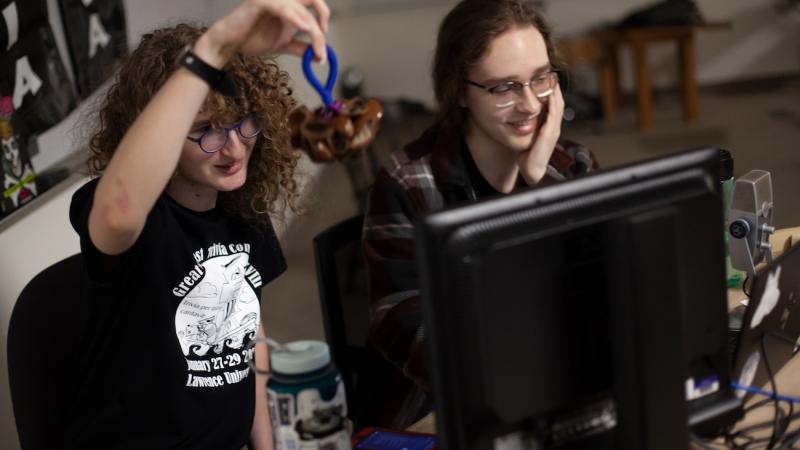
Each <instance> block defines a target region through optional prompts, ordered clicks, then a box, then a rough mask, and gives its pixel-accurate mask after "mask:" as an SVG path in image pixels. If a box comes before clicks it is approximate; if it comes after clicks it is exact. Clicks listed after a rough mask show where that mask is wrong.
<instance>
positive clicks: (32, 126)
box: [0, 0, 76, 134]
mask: <svg viewBox="0 0 800 450" xmlns="http://www.w3.org/2000/svg"><path fill="white" fill-rule="evenodd" d="M0 13H2V20H1V21H0V22H2V27H3V30H2V38H0V39H2V40H0V44H5V45H4V46H2V47H0V97H2V98H5V97H10V98H11V102H12V106H13V109H14V122H15V124H19V125H20V126H21V127H23V128H25V129H26V130H27V131H28V132H29V133H32V134H38V133H41V132H43V131H45V130H47V129H48V128H50V127H52V126H53V125H55V124H57V123H58V122H60V121H61V120H62V119H63V118H64V117H66V116H67V115H68V114H69V113H70V111H72V109H73V108H75V106H76V98H75V93H74V91H73V88H72V84H71V83H70V80H69V77H68V76H67V71H66V69H65V68H64V65H63V63H62V60H61V55H60V54H59V52H58V48H57V47H56V43H55V39H54V37H53V32H52V30H51V29H50V25H49V23H48V21H47V5H46V2H45V1H37V0H25V1H19V0H16V1H8V0H0Z"/></svg>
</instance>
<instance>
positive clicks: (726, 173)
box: [719, 149, 733, 181]
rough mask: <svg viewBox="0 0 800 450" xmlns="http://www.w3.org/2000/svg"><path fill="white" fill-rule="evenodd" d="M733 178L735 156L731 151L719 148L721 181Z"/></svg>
mask: <svg viewBox="0 0 800 450" xmlns="http://www.w3.org/2000/svg"><path fill="white" fill-rule="evenodd" d="M731 178H733V156H732V155H731V152H729V151H727V150H723V149H719V181H725V180H729V179H731Z"/></svg>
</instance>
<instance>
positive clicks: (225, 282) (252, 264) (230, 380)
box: [61, 180, 286, 450]
mask: <svg viewBox="0 0 800 450" xmlns="http://www.w3.org/2000/svg"><path fill="white" fill-rule="evenodd" d="M96 186H97V180H93V181H90V182H89V183H87V184H86V185H85V186H83V187H82V188H81V189H79V190H78V191H77V192H76V193H75V194H74V196H73V198H72V205H71V208H70V221H71V222H72V225H73V227H74V228H75V230H76V231H77V232H78V234H79V235H80V241H81V249H82V251H83V253H84V255H85V256H86V261H87V269H88V271H89V275H90V278H91V279H92V285H91V287H90V291H91V293H90V295H89V296H88V298H86V299H85V302H86V303H85V304H83V305H79V306H78V307H79V309H80V310H81V311H82V312H81V314H80V317H81V319H80V320H81V323H80V324H76V326H80V327H81V339H80V343H79V345H78V346H77V348H64V349H62V350H61V351H74V352H78V353H79V358H78V359H79V361H80V367H79V371H80V372H81V375H82V376H81V377H80V379H81V380H83V381H82V383H81V385H80V386H77V393H76V397H75V401H74V402H73V405H72V406H71V408H70V410H69V414H68V417H67V418H66V423H65V424H64V429H63V435H62V441H63V443H64V446H65V447H66V448H114V449H166V448H186V449H214V450H219V449H236V450H238V449H239V448H241V446H242V445H243V444H244V443H246V442H247V439H248V436H249V432H250V428H251V426H252V421H253V413H254V408H255V395H254V392H255V384H254V379H255V377H254V376H253V374H252V373H251V372H250V371H249V368H248V364H247V359H248V357H250V356H251V355H252V351H250V352H249V353H248V352H247V350H246V345H247V343H248V342H250V340H251V339H253V338H254V337H255V335H256V332H257V329H258V326H259V324H260V323H261V320H260V295H261V286H262V285H263V284H266V283H268V282H269V281H271V280H272V279H274V278H275V277H277V276H278V275H279V274H281V273H282V272H283V271H284V270H285V269H286V262H285V260H284V258H283V254H282V252H281V249H280V246H279V243H278V241H277V238H276V236H275V233H274V231H273V229H272V227H271V226H263V227H260V228H259V227H256V226H253V225H249V224H246V223H244V222H243V221H242V220H241V219H238V218H234V217H230V216H227V215H226V214H225V213H224V212H223V211H222V208H220V207H217V208H215V209H213V210H211V211H206V212H197V211H192V210H190V209H188V208H185V207H183V206H181V205H180V204H178V203H176V202H175V201H174V200H172V199H171V198H170V197H169V196H168V195H166V194H163V195H162V196H161V197H160V198H159V199H158V201H157V202H156V204H155V206H154V207H153V210H152V211H151V212H150V214H149V215H148V217H147V222H146V225H145V227H144V229H143V231H142V233H141V235H140V236H139V239H138V240H137V241H136V243H135V244H134V245H133V247H131V248H130V249H129V250H128V251H126V252H125V253H123V254H122V255H119V256H115V257H110V256H108V255H103V254H101V253H100V252H99V251H98V250H97V249H96V248H95V247H94V245H93V244H92V242H91V240H90V239H89V233H88V218H89V211H90V210H91V206H92V199H93V197H94V192H95V188H96ZM109 267H113V270H108V269H109Z"/></svg>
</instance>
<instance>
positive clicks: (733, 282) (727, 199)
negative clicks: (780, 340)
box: [719, 149, 744, 288]
mask: <svg viewBox="0 0 800 450" xmlns="http://www.w3.org/2000/svg"><path fill="white" fill-rule="evenodd" d="M719 164H720V170H719V178H720V180H719V181H720V183H722V201H723V208H724V211H725V224H726V225H725V230H724V231H723V232H724V233H725V273H726V275H727V278H728V287H729V288H730V287H734V286H738V285H740V284H741V283H742V279H743V278H744V277H743V274H742V272H741V271H739V270H736V269H734V268H733V265H732V264H731V251H730V248H728V241H729V240H730V236H729V235H728V226H727V223H728V211H729V210H730V209H731V200H732V199H733V156H731V153H730V152H729V151H727V150H722V149H720V150H719Z"/></svg>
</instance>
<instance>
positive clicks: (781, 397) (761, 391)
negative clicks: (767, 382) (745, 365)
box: [731, 382, 800, 403]
mask: <svg viewBox="0 0 800 450" xmlns="http://www.w3.org/2000/svg"><path fill="white" fill-rule="evenodd" d="M731 387H732V388H734V389H741V390H743V391H747V392H752V393H754V394H758V395H763V396H764V397H769V398H774V399H776V400H781V401H784V402H792V403H800V397H794V396H791V395H782V394H775V393H774V392H772V391H766V390H764V389H761V388H757V387H755V386H745V385H743V384H739V383H736V382H732V383H731Z"/></svg>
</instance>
